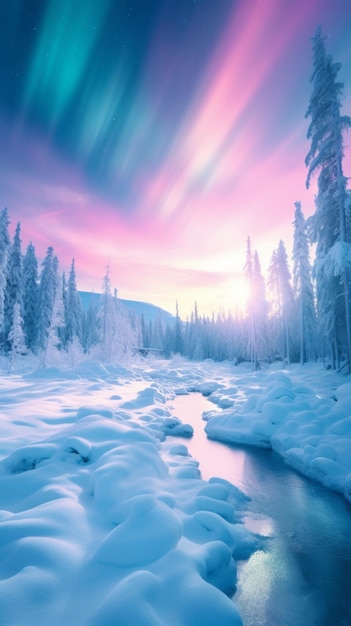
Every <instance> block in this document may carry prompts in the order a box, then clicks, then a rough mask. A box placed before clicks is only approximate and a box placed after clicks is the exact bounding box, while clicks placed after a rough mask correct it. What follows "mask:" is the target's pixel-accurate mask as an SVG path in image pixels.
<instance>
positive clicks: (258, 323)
mask: <svg viewBox="0 0 351 626" xmlns="http://www.w3.org/2000/svg"><path fill="white" fill-rule="evenodd" d="M244 270H245V275H246V281H247V284H248V287H249V297H248V300H247V316H248V328H249V354H250V361H251V369H252V370H257V369H258V367H259V361H260V360H263V359H267V358H269V353H270V342H269V338H268V303H267V300H266V287H265V282H264V278H263V276H262V272H261V265H260V260H259V256H258V252H257V250H255V252H254V253H252V250H251V239H250V237H248V238H247V247H246V263H245V267H244Z"/></svg>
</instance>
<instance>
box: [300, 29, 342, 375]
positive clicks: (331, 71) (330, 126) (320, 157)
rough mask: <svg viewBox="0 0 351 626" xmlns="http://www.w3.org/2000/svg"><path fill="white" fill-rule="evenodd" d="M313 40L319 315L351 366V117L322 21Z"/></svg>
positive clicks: (311, 130) (312, 164) (312, 159)
mask: <svg viewBox="0 0 351 626" xmlns="http://www.w3.org/2000/svg"><path fill="white" fill-rule="evenodd" d="M312 42H313V72H312V76H311V83H312V93H311V98H310V102H309V106H308V109H307V112H306V117H309V118H310V125H309V127H308V131H307V138H308V139H310V140H311V147H310V151H309V152H308V154H307V156H306V165H307V167H308V175H307V181H306V185H307V187H308V186H309V184H310V179H311V176H312V175H313V174H315V173H316V172H318V194H317V198H316V212H315V214H314V216H313V217H312V218H311V220H310V221H311V233H312V241H313V242H315V243H316V244H317V247H316V261H315V276H316V286H317V305H318V321H319V325H320V328H321V330H322V332H323V334H324V336H325V337H326V340H327V341H328V342H329V344H330V346H331V353H332V361H333V365H335V362H339V361H340V352H341V350H342V346H343V345H344V346H345V348H346V353H347V359H348V364H349V371H351V310H350V307H351V302H350V284H349V281H350V264H351V253H350V235H351V233H350V232H349V220H348V219H347V216H346V178H345V176H344V174H343V168H342V160H343V156H344V144H343V133H344V131H345V130H347V129H348V128H350V126H351V118H350V117H349V116H346V115H341V97H342V92H343V83H341V82H338V81H337V75H338V72H339V70H340V67H341V64H340V63H334V62H333V59H332V57H331V55H328V54H327V52H326V48H325V38H323V37H322V34H321V28H320V27H318V28H317V30H316V33H315V36H314V37H313V39H312Z"/></svg>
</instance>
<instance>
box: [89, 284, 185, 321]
mask: <svg viewBox="0 0 351 626" xmlns="http://www.w3.org/2000/svg"><path fill="white" fill-rule="evenodd" d="M79 295H80V297H81V300H82V304H83V307H84V309H85V310H87V309H88V307H89V304H90V303H91V302H93V303H96V304H97V303H98V301H99V298H100V294H99V293H93V292H90V291H80V292H79ZM118 302H119V303H120V304H122V305H123V306H124V307H126V308H127V309H129V310H130V311H134V312H135V313H136V314H137V315H139V316H140V317H141V316H142V315H143V316H144V319H145V321H146V322H152V321H154V320H155V319H156V318H157V316H158V315H160V317H161V320H162V322H163V323H164V324H172V323H173V322H174V320H175V317H174V315H172V314H171V313H169V312H168V311H165V309H161V308H160V307H158V306H156V305H155V304H150V303H149V302H139V301H138V300H124V299H121V298H118Z"/></svg>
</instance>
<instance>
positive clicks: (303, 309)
mask: <svg viewBox="0 0 351 626" xmlns="http://www.w3.org/2000/svg"><path fill="white" fill-rule="evenodd" d="M293 224H294V245H293V261H294V267H293V285H294V292H295V298H296V301H297V304H298V310H299V335H300V363H301V364H302V363H304V362H305V361H308V360H309V359H310V358H313V357H314V356H315V353H316V349H315V344H316V315H315V308H314V293H313V285H312V268H311V264H310V258H309V243H308V237H307V231H306V221H305V218H304V215H303V213H302V210H301V202H295V219H294V222H293Z"/></svg>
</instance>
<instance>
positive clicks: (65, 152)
mask: <svg viewBox="0 0 351 626" xmlns="http://www.w3.org/2000/svg"><path fill="white" fill-rule="evenodd" d="M318 24H320V25H321V27H322V32H323V34H324V35H325V36H326V46H327V50H328V52H329V53H330V54H331V55H332V56H333V59H334V61H338V62H340V63H341V64H342V66H341V69H340V72H339V79H340V80H341V81H343V82H344V83H345V87H344V100H343V113H345V114H351V37H350V32H351V0H308V2H307V1H306V0H75V1H74V2H72V0H2V1H1V2H0V207H1V208H3V207H5V206H6V207H7V208H8V210H9V214H10V219H11V225H10V232H11V236H12V235H13V233H14V229H15V226H16V223H17V222H18V221H20V222H21V233H22V245H23V249H24V250H25V248H26V246H27V245H28V243H29V242H30V241H32V242H33V243H34V245H35V248H36V253H37V256H38V259H39V263H41V261H42V259H43V257H44V256H45V253H46V249H47V247H48V246H53V247H54V249H55V252H56V254H57V256H58V258H59V262H60V269H61V271H65V272H67V271H68V270H69V267H70V264H71V260H72V258H73V257H74V258H75V262H76V271H77V282H78V287H79V288H80V289H81V290H87V291H93V290H94V291H95V292H99V291H101V286H102V278H103V276H104V274H105V272H106V267H107V266H109V267H110V276H111V281H112V285H113V287H115V288H117V289H118V295H119V297H121V298H125V299H134V300H142V301H146V302H151V303H153V304H156V305H158V306H161V307H163V308H165V309H167V310H169V311H170V312H173V313H174V312H175V303H176V301H178V304H179V312H180V314H181V316H182V317H186V316H187V315H189V313H190V311H191V309H192V308H193V305H194V302H195V300H196V301H197V304H198V308H199V312H200V313H203V314H210V313H211V312H212V311H218V310H220V309H224V310H225V311H229V310H231V311H235V310H236V308H237V306H238V303H239V302H240V301H241V300H242V298H243V295H244V291H243V280H242V270H243V266H244V263H245V249H246V239H247V237H248V236H250V237H251V241H252V247H253V249H257V250H258V253H259V256H260V260H261V265H262V270H263V271H264V272H266V270H267V268H268V265H269V260H270V257H271V254H272V251H273V249H275V248H277V246H278V244H279V240H280V239H283V240H284V241H285V243H286V247H287V250H288V253H289V254H291V242H292V233H293V227H292V222H293V219H294V203H295V202H296V201H297V200H299V201H301V202H302V209H303V212H304V214H305V216H306V217H308V216H309V215H311V214H312V213H313V212H314V194H315V181H314V182H313V184H312V186H311V188H310V189H309V190H307V189H306V186H305V181H306V173H307V172H306V167H305V164H304V160H305V156H306V154H307V152H308V150H309V142H308V140H307V139H306V133H307V128H308V120H306V119H305V112H306V110H307V107H308V101H309V97H310V92H311V85H310V76H311V73H312V50H311V37H312V36H313V34H314V32H315V29H316V26H317V25H318ZM345 142H346V147H345V159H344V173H345V175H346V176H351V151H350V149H349V147H348V145H347V143H348V142H351V136H346V137H345Z"/></svg>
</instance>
